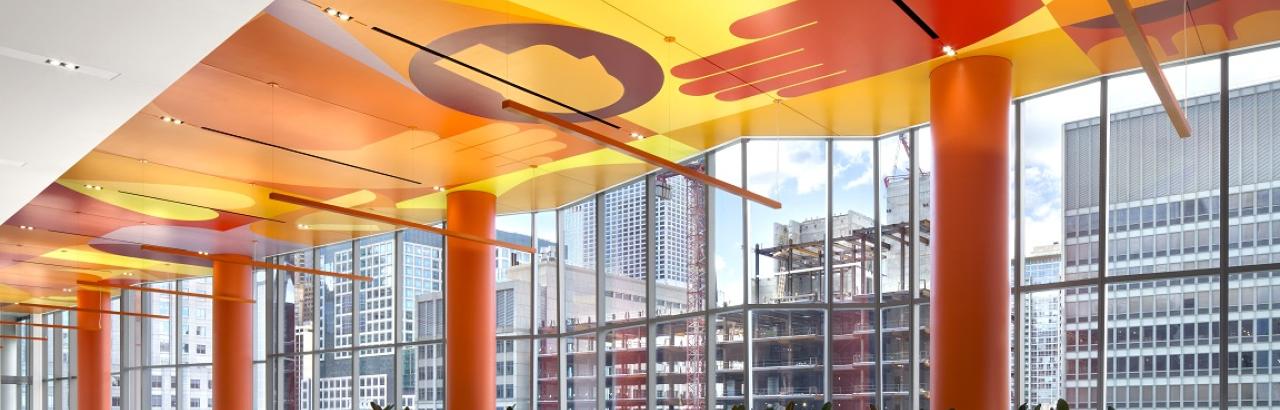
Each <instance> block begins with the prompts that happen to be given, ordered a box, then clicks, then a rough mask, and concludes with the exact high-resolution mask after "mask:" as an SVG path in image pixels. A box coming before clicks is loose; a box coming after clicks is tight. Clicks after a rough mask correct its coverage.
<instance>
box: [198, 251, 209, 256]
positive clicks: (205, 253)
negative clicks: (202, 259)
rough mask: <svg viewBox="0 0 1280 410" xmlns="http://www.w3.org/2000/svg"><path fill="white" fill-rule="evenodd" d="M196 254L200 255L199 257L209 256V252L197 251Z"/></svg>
mask: <svg viewBox="0 0 1280 410" xmlns="http://www.w3.org/2000/svg"><path fill="white" fill-rule="evenodd" d="M196 253H198V254H200V255H201V256H209V252H205V251H199V252H196Z"/></svg>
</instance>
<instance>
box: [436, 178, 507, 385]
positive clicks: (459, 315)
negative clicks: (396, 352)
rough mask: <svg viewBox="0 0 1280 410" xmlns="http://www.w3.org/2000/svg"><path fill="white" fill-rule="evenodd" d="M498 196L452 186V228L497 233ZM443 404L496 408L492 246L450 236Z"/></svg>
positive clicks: (486, 234) (449, 212)
mask: <svg viewBox="0 0 1280 410" xmlns="http://www.w3.org/2000/svg"><path fill="white" fill-rule="evenodd" d="M496 199H497V198H495V197H494V196H493V194H490V193H487V192H477V191H458V192H450V193H449V196H448V209H447V215H446V218H447V219H446V221H447V223H448V224H449V230H452V231H458V232H465V233H469V234H472V235H478V236H483V237H485V238H493V237H494V231H493V229H494V218H495V217H496V214H495V206H496V205H495V204H496ZM445 248H446V253H445V265H446V267H447V272H446V273H445V285H444V289H445V298H444V300H445V322H444V323H445V333H444V336H445V343H446V345H445V351H444V357H445V360H444V374H445V375H446V376H447V377H448V378H449V379H448V383H445V408H446V409H447V410H475V409H492V408H495V407H496V405H497V396H496V390H497V389H496V387H495V386H496V385H495V384H494V380H496V378H495V375H494V371H495V367H494V365H493V364H494V363H495V362H497V352H496V351H495V346H496V345H497V341H498V339H497V334H496V333H495V330H494V326H495V324H494V317H495V316H494V309H495V307H494V294H493V292H494V288H493V246H491V245H486V244H483V243H479V242H473V241H468V240H465V239H453V238H449V240H448V242H447V243H446V245H445Z"/></svg>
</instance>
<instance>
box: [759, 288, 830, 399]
mask: <svg viewBox="0 0 1280 410" xmlns="http://www.w3.org/2000/svg"><path fill="white" fill-rule="evenodd" d="M824 316H825V315H824V312H822V311H817V310H755V311H752V312H751V320H752V325H753V326H754V328H755V330H754V332H753V335H752V336H753V337H754V341H753V343H754V346H753V348H754V357H752V359H751V371H752V376H753V377H754V379H753V384H754V386H752V393H753V394H754V396H753V399H752V405H751V407H752V408H760V409H763V408H766V407H770V406H772V407H774V408H782V407H785V406H786V404H787V403H788V402H791V401H794V402H796V403H797V404H800V405H802V406H807V407H810V408H819V407H822V402H823V387H824V383H823V363H824V356H823V348H822V345H823V334H824V332H823V327H824V323H823V321H824Z"/></svg>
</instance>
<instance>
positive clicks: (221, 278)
mask: <svg viewBox="0 0 1280 410" xmlns="http://www.w3.org/2000/svg"><path fill="white" fill-rule="evenodd" d="M221 256H224V257H227V258H231V259H233V260H242V261H244V262H248V261H249V258H248V257H246V256H242V255H221ZM213 295H214V296H227V297H233V298H241V299H253V272H251V271H250V270H249V265H246V264H242V263H234V262H223V261H214V262H213ZM212 336H213V403H214V404H216V405H217V406H218V408H220V409H251V408H253V305H252V304H249V303H243V302H234V301H228V300H220V299H214V300H213V334H212Z"/></svg>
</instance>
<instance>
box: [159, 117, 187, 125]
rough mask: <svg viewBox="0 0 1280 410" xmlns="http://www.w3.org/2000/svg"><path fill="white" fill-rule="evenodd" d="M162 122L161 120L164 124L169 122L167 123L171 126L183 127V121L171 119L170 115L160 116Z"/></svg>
mask: <svg viewBox="0 0 1280 410" xmlns="http://www.w3.org/2000/svg"><path fill="white" fill-rule="evenodd" d="M160 120H161V121H164V122H167V123H170V124H173V125H182V120H180V119H177V118H173V117H170V116H168V115H162V116H160Z"/></svg>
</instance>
